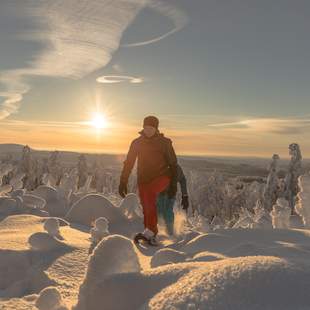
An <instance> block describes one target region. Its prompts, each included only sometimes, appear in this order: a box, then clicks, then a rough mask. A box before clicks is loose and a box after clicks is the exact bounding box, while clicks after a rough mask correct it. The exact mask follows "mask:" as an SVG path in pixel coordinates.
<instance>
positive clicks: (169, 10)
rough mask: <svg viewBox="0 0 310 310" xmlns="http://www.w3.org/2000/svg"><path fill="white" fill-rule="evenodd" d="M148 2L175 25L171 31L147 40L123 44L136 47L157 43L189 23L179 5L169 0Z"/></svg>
mask: <svg viewBox="0 0 310 310" xmlns="http://www.w3.org/2000/svg"><path fill="white" fill-rule="evenodd" d="M146 3H147V6H148V7H149V8H151V9H153V10H155V11H156V12H158V13H159V14H161V15H163V16H165V17H167V18H168V19H170V20H171V21H172V22H173V25H174V27H173V29H171V30H170V31H168V32H166V33H164V34H162V35H159V36H156V37H154V38H152V39H150V40H145V41H140V42H135V43H126V44H122V46H125V47H135V46H143V45H148V44H151V43H155V42H158V41H160V40H162V39H165V38H167V37H169V36H170V35H172V34H174V33H176V32H178V31H180V30H181V29H182V28H184V27H185V26H186V25H187V23H188V17H187V15H186V14H184V12H183V11H181V10H180V9H178V8H177V7H175V6H172V5H170V4H169V3H167V1H165V2H164V1H153V0H149V1H147V2H146Z"/></svg>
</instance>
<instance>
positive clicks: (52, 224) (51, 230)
mask: <svg viewBox="0 0 310 310" xmlns="http://www.w3.org/2000/svg"><path fill="white" fill-rule="evenodd" d="M43 227H44V230H46V232H47V233H48V234H49V235H50V236H51V237H57V238H59V237H60V232H59V220H58V219H57V218H54V217H50V218H48V219H47V220H46V221H45V222H44V226H43Z"/></svg>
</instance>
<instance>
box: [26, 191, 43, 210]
mask: <svg viewBox="0 0 310 310" xmlns="http://www.w3.org/2000/svg"><path fill="white" fill-rule="evenodd" d="M21 197H22V199H23V206H24V207H25V208H37V209H43V208H44V207H45V204H46V201H45V199H43V198H41V197H38V196H35V195H32V194H25V195H23V196H21Z"/></svg>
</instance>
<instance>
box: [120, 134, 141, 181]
mask: <svg viewBox="0 0 310 310" xmlns="http://www.w3.org/2000/svg"><path fill="white" fill-rule="evenodd" d="M137 155H138V147H137V140H134V141H133V142H132V143H131V145H130V148H129V151H128V154H127V157H126V160H125V161H124V166H123V170H122V173H121V179H120V181H121V183H123V184H127V183H128V179H129V176H130V173H131V171H132V169H133V167H134V165H135V162H136V158H137Z"/></svg>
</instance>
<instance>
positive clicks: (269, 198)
mask: <svg viewBox="0 0 310 310" xmlns="http://www.w3.org/2000/svg"><path fill="white" fill-rule="evenodd" d="M279 159H280V157H279V155H278V154H274V155H273V156H272V162H271V164H270V166H269V174H268V177H267V184H266V186H265V189H264V194H263V205H264V208H265V209H266V210H269V211H271V209H272V206H273V205H274V204H275V203H276V201H277V198H278V195H279V178H278V174H277V172H278V161H279Z"/></svg>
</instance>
